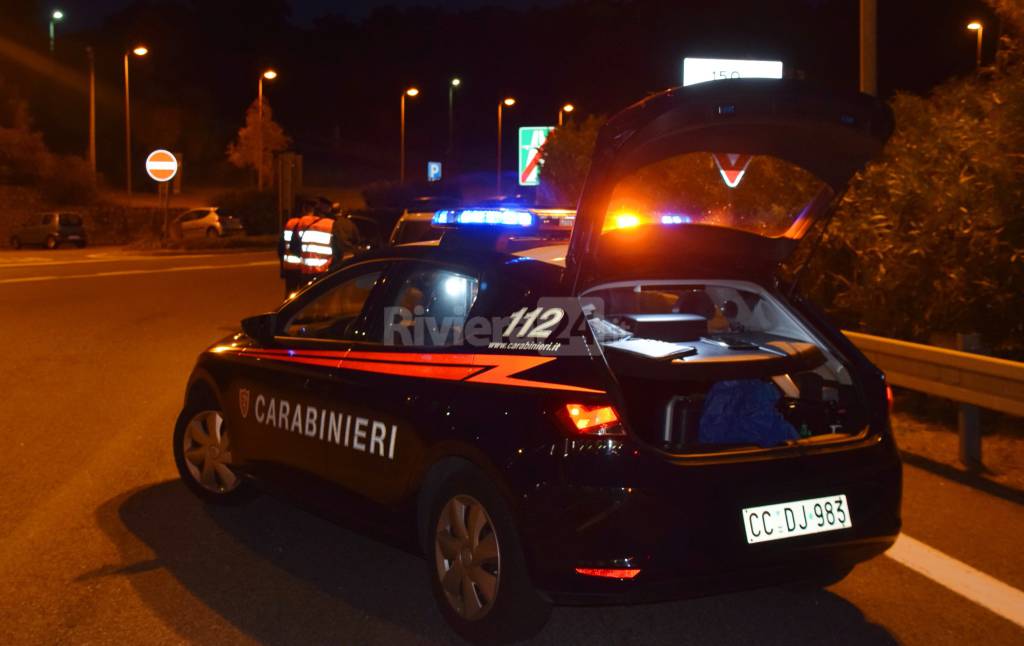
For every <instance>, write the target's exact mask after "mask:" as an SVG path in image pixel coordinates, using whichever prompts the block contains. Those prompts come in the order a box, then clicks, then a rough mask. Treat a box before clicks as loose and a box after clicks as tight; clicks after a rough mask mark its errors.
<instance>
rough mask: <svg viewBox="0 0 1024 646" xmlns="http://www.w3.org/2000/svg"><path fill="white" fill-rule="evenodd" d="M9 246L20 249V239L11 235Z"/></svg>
mask: <svg viewBox="0 0 1024 646" xmlns="http://www.w3.org/2000/svg"><path fill="white" fill-rule="evenodd" d="M11 247H12V248H14V249H21V239H20V238H19V237H18V236H11Z"/></svg>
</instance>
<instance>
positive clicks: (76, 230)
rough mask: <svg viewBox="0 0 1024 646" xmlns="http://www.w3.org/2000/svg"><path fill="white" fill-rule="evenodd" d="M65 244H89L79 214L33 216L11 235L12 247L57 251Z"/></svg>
mask: <svg viewBox="0 0 1024 646" xmlns="http://www.w3.org/2000/svg"><path fill="white" fill-rule="evenodd" d="M65 242H68V243H71V244H74V245H75V246H76V247H79V248H81V247H84V246H85V245H86V242H87V238H86V235H85V227H84V226H83V225H82V216H80V215H78V214H77V213H70V212H69V213H57V212H51V213H42V214H39V215H36V216H32V217H31V218H29V219H28V221H26V222H25V223H24V224H23V225H22V226H21V227H19V228H17V229H15V231H14V233H12V234H11V246H12V247H14V248H15V249H20V248H21V247H22V245H42V246H44V247H46V248H47V249H56V248H57V247H59V246H61V245H62V244H64V243H65Z"/></svg>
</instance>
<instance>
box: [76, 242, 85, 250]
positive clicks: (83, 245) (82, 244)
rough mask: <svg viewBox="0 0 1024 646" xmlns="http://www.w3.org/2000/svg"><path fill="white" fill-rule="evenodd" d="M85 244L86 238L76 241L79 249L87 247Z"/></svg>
mask: <svg viewBox="0 0 1024 646" xmlns="http://www.w3.org/2000/svg"><path fill="white" fill-rule="evenodd" d="M85 245H86V242H85V240H79V241H78V242H76V243H75V246H76V247H78V248H79V249H85Z"/></svg>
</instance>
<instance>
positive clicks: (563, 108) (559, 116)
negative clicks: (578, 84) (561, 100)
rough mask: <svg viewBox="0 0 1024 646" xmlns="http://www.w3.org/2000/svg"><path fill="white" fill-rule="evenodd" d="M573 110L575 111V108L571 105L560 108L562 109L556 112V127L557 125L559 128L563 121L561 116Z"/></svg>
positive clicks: (567, 104)
mask: <svg viewBox="0 0 1024 646" xmlns="http://www.w3.org/2000/svg"><path fill="white" fill-rule="evenodd" d="M575 109H576V106H574V105H573V104H571V103H566V104H565V105H563V106H562V109H561V110H559V111H558V125H559V127H561V125H562V122H563V120H564V116H563V115H566V114H569V113H570V112H572V111H573V110H575Z"/></svg>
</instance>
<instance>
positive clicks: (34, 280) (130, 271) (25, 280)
mask: <svg viewBox="0 0 1024 646" xmlns="http://www.w3.org/2000/svg"><path fill="white" fill-rule="evenodd" d="M276 264H278V261H276V260H258V261H255V262H241V263H234V264H230V265H185V266H183V267H165V268H163V269H124V270H121V271H102V272H97V273H95V274H68V275H66V276H24V277H21V278H0V285H2V284H7V283H38V282H45V281H50V280H70V279H72V278H106V277H108V276H135V275H138V274H163V273H169V272H175V271H200V270H204V269H233V268H238V267H263V266H266V265H276Z"/></svg>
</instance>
